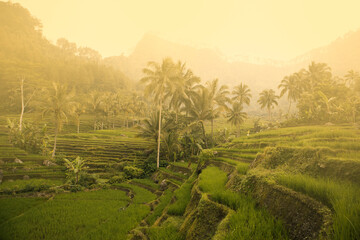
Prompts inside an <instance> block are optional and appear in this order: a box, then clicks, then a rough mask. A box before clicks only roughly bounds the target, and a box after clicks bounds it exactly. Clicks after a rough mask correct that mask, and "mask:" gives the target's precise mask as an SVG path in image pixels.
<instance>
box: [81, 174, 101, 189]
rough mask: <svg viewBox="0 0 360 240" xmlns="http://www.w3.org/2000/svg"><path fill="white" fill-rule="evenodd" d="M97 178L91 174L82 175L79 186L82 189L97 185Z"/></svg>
mask: <svg viewBox="0 0 360 240" xmlns="http://www.w3.org/2000/svg"><path fill="white" fill-rule="evenodd" d="M97 179H98V177H97V176H96V175H93V174H87V173H82V174H81V176H80V180H79V184H80V185H81V186H83V187H86V188H88V187H90V186H91V185H94V184H96V183H97Z"/></svg>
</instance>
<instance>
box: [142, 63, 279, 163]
mask: <svg viewBox="0 0 360 240" xmlns="http://www.w3.org/2000/svg"><path fill="white" fill-rule="evenodd" d="M143 73H144V77H143V78H142V79H141V82H142V83H143V84H145V89H144V92H145V95H146V96H147V97H149V96H151V97H152V100H153V102H154V105H155V106H156V115H155V114H153V117H152V118H151V119H148V120H145V121H144V122H143V125H142V132H143V136H147V137H151V138H152V139H154V140H156V142H157V167H159V162H160V161H159V160H160V145H161V142H163V143H164V145H166V146H167V147H168V146H169V141H172V142H174V141H175V139H174V138H176V137H179V135H178V134H175V133H174V132H175V130H174V128H170V129H171V130H170V133H169V131H165V130H166V129H169V127H168V126H169V124H167V126H162V125H163V124H166V123H167V122H166V121H163V112H164V110H166V112H173V113H174V114H175V120H174V123H175V124H178V125H181V124H183V122H179V118H181V119H185V122H186V123H185V125H187V126H188V127H192V126H199V127H200V129H201V132H202V143H203V146H204V147H205V148H207V147H209V145H211V146H213V145H214V140H213V139H214V120H215V119H216V118H219V117H220V116H223V117H227V119H228V121H229V122H230V123H231V124H232V125H235V126H240V125H241V124H242V123H243V122H244V120H245V119H246V118H247V114H246V113H245V112H244V111H243V106H244V104H246V105H249V104H250V100H251V97H252V96H251V92H250V89H249V87H248V86H247V85H245V84H243V83H241V84H240V85H238V86H236V87H235V88H234V90H233V91H232V92H231V93H232V97H231V96H230V91H229V88H228V86H226V85H220V84H219V80H218V79H215V80H213V81H208V82H206V84H205V85H202V84H200V78H199V77H197V76H195V75H194V74H193V72H192V71H191V70H190V69H187V68H186V66H185V64H184V63H182V62H177V63H175V62H174V61H173V60H172V59H171V58H165V59H163V61H162V62H161V64H159V63H156V62H149V63H148V66H147V67H146V68H144V69H143ZM266 93H269V94H268V95H266ZM262 94H263V95H264V98H263V97H261V98H260V99H259V103H260V104H262V105H264V106H266V107H267V108H268V109H269V111H270V110H271V108H272V107H273V105H274V103H276V104H277V102H276V99H277V97H276V96H275V94H274V92H273V91H272V90H271V91H267V92H266V91H264V92H263V93H262ZM205 121H209V122H210V124H211V134H210V141H209V142H208V140H207V136H206V130H205ZM155 124H156V126H155ZM178 128H180V127H178ZM154 129H156V132H155V130H154ZM162 131H165V133H164V134H162ZM185 132H186V131H185ZM192 137H194V136H192ZM198 145H199V143H198Z"/></svg>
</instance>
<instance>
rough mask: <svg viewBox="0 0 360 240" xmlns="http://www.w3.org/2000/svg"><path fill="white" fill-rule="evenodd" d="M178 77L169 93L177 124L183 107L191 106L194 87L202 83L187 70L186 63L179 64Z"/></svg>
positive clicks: (170, 104)
mask: <svg viewBox="0 0 360 240" xmlns="http://www.w3.org/2000/svg"><path fill="white" fill-rule="evenodd" d="M176 66H177V71H178V76H177V78H176V81H175V82H174V86H175V87H173V88H172V89H171V90H172V91H169V92H168V93H167V97H169V98H170V103H169V106H170V108H172V109H173V110H174V111H175V117H176V119H175V122H177V120H178V115H179V112H180V111H181V106H183V105H185V106H186V105H189V102H190V98H191V96H192V95H193V88H194V87H193V86H194V84H196V83H199V82H200V78H198V77H196V76H195V75H194V74H193V72H192V71H191V70H190V69H186V67H185V63H181V62H180V61H179V62H178V63H177V65H176Z"/></svg>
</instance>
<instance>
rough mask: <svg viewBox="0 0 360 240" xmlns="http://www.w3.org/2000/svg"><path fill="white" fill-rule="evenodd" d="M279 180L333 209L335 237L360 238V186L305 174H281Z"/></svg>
mask: <svg viewBox="0 0 360 240" xmlns="http://www.w3.org/2000/svg"><path fill="white" fill-rule="evenodd" d="M277 181H278V182H279V183H280V184H282V185H285V186H287V187H289V188H291V189H293V190H295V191H299V192H302V193H305V194H307V195H309V196H311V197H313V198H315V199H317V200H319V201H320V202H322V203H324V204H325V205H327V206H329V207H330V208H331V209H333V211H334V223H333V229H332V233H333V239H360V198H359V196H360V188H359V187H358V186H354V185H352V184H351V183H340V182H335V181H333V180H329V179H315V178H312V177H309V176H305V175H280V176H278V179H277Z"/></svg>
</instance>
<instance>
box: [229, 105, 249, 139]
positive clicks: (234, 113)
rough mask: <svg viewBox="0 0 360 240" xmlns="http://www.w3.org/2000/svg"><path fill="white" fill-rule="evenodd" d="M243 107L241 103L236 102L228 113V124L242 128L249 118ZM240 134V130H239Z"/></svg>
mask: <svg viewBox="0 0 360 240" xmlns="http://www.w3.org/2000/svg"><path fill="white" fill-rule="evenodd" d="M242 110H243V106H242V104H241V103H240V102H234V103H233V104H232V108H230V109H229V112H228V122H230V123H231V125H234V126H240V125H241V124H242V123H243V122H244V121H245V119H246V118H247V114H246V112H243V111H242ZM239 132H240V129H239Z"/></svg>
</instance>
